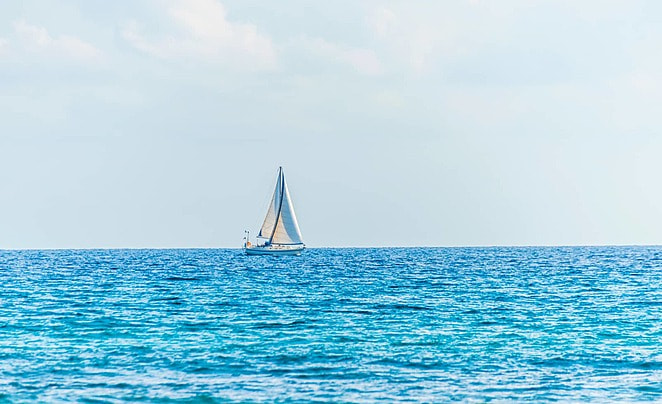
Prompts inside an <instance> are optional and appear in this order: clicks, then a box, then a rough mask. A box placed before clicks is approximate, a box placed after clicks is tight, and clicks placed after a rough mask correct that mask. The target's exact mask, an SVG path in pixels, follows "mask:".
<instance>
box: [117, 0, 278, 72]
mask: <svg viewBox="0 0 662 404" xmlns="http://www.w3.org/2000/svg"><path fill="white" fill-rule="evenodd" d="M169 4H170V6H169V7H168V16H169V17H170V19H171V20H172V22H174V24H175V25H176V26H177V28H178V29H181V30H183V32H181V33H180V34H175V33H174V32H173V33H172V34H171V35H169V36H166V37H163V38H157V39H152V38H149V37H148V36H147V35H145V34H143V32H142V31H141V27H140V24H139V23H138V22H136V21H131V22H129V23H128V24H127V25H126V27H125V28H124V30H123V31H122V36H123V37H124V39H126V40H127V41H128V42H129V43H130V44H131V45H133V46H134V47H135V48H137V49H139V50H141V51H143V52H145V53H148V54H150V55H153V56H156V57H158V58H163V59H171V58H181V57H191V56H193V57H198V58H201V59H204V60H207V61H211V62H219V63H222V64H225V65H241V67H253V68H257V69H265V68H266V69H268V68H272V67H274V66H275V64H276V52H275V50H274V47H273V45H272V42H271V39H270V38H269V37H267V36H265V35H263V34H261V33H259V32H258V29H257V27H256V26H255V25H253V24H247V23H238V22H231V21H229V20H228V19H227V12H226V10H225V7H224V6H223V5H222V4H221V3H219V2H217V1H215V0H187V1H183V0H175V1H171V2H169ZM173 31H176V30H173Z"/></svg>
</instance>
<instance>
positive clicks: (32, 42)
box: [0, 20, 103, 61]
mask: <svg viewBox="0 0 662 404" xmlns="http://www.w3.org/2000/svg"><path fill="white" fill-rule="evenodd" d="M14 32H15V33H16V36H17V38H18V40H19V41H20V42H21V43H22V44H23V45H24V48H25V49H27V50H28V51H32V52H38V53H42V52H43V53H48V54H57V55H65V56H67V57H70V58H73V59H77V60H81V61H97V60H99V59H101V57H102V56H103V53H102V52H101V51H100V50H99V49H97V48H96V47H95V46H94V45H92V44H90V43H88V42H85V41H83V40H82V39H79V38H77V37H75V36H72V35H59V36H56V37H54V36H52V35H51V34H49V32H48V31H47V30H46V28H44V27H40V26H37V25H32V24H29V23H27V22H26V21H25V20H18V21H16V22H14ZM1 48H2V44H1V43H0V49H1Z"/></svg>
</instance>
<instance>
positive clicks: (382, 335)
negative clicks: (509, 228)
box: [0, 247, 662, 403]
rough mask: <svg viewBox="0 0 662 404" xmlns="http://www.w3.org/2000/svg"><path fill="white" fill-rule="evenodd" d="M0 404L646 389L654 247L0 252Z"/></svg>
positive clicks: (530, 397)
mask: <svg viewBox="0 0 662 404" xmlns="http://www.w3.org/2000/svg"><path fill="white" fill-rule="evenodd" d="M0 287H1V292H0V402H85V403H117V402H156V403H158V402H161V403H174V402H189V403H195V402H201V403H216V402H219V403H225V402H370V403H372V402H435V403H443V402H469V403H473V402H512V401H528V402H551V401H559V402H600V403H604V402H619V403H621V402H655V401H658V402H662V247H516V248H515V247H513V248H501V247H494V248H340V249H333V248H312V249H308V250H306V251H305V252H304V254H303V255H301V256H299V257H263V256H250V257H249V256H245V255H243V254H242V252H241V250H238V249H189V250H186V249H182V250H177V249H169V250H43V251H41V250H26V251H0Z"/></svg>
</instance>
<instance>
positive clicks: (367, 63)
mask: <svg viewBox="0 0 662 404" xmlns="http://www.w3.org/2000/svg"><path fill="white" fill-rule="evenodd" d="M296 45H297V46H300V47H301V48H303V49H305V50H306V51H307V52H309V53H311V54H313V55H316V56H319V57H321V58H322V59H324V60H326V61H329V62H331V63H335V64H340V65H346V66H350V67H352V69H354V70H355V71H356V72H358V73H361V74H364V75H368V76H376V75H379V74H381V73H383V71H384V68H383V66H382V62H381V61H380V60H379V58H378V56H377V54H376V53H375V52H374V51H373V50H370V49H364V48H358V47H353V46H347V45H342V44H337V43H333V42H329V41H327V40H325V39H322V38H302V39H300V40H299V41H296Z"/></svg>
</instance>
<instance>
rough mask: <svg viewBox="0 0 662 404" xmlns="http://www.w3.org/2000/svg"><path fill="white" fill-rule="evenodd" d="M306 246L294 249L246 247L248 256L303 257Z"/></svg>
mask: <svg viewBox="0 0 662 404" xmlns="http://www.w3.org/2000/svg"><path fill="white" fill-rule="evenodd" d="M304 249H305V247H304V246H294V247H273V246H269V247H244V252H245V253H246V255H301V252H302V251H303V250H304Z"/></svg>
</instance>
